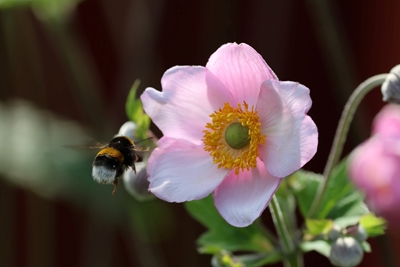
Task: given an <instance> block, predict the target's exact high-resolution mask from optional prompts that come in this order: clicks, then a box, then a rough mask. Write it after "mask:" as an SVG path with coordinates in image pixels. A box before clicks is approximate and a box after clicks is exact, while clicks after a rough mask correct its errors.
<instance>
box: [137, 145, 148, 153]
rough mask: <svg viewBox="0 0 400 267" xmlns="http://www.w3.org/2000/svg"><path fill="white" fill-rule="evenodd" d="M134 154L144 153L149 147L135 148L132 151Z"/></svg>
mask: <svg viewBox="0 0 400 267" xmlns="http://www.w3.org/2000/svg"><path fill="white" fill-rule="evenodd" d="M133 150H134V151H136V152H145V151H149V150H150V148H149V147H137V146H135V148H134V149H133Z"/></svg>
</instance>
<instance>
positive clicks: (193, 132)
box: [141, 66, 233, 144]
mask: <svg viewBox="0 0 400 267" xmlns="http://www.w3.org/2000/svg"><path fill="white" fill-rule="evenodd" d="M161 83H162V88H163V91H162V92H159V91H157V90H155V89H153V88H146V90H145V92H144V93H143V94H142V95H141V100H142V102H143V108H144V110H145V112H146V113H147V114H148V115H149V116H150V117H151V119H152V120H153V122H154V123H155V124H156V125H157V126H158V127H159V128H160V130H161V131H162V132H163V134H164V136H170V137H175V138H177V139H179V138H181V139H185V140H188V141H191V142H194V143H196V144H200V142H201V138H202V137H203V132H202V131H203V130H204V126H205V124H206V123H207V122H209V121H210V117H209V115H210V114H211V113H213V112H214V111H215V110H218V108H220V107H223V105H224V103H225V102H228V101H229V102H230V101H232V99H233V97H232V96H231V94H230V92H229V91H228V90H227V89H226V88H225V86H224V85H223V84H222V83H221V81H219V80H218V79H217V78H216V77H215V76H214V75H213V74H212V73H209V72H208V71H207V70H206V69H205V68H204V67H200V66H193V67H189V66H178V67H173V68H171V69H169V70H167V71H166V72H165V73H164V76H163V78H162V80H161Z"/></svg>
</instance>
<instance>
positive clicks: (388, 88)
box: [381, 65, 400, 104]
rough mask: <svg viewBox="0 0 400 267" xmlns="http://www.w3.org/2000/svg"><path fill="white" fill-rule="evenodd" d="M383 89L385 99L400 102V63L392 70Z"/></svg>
mask: <svg viewBox="0 0 400 267" xmlns="http://www.w3.org/2000/svg"><path fill="white" fill-rule="evenodd" d="M381 90H382V95H383V101H385V102H393V103H397V104H400V65H397V66H395V67H394V68H393V69H391V70H390V73H389V74H388V76H387V77H386V80H385V82H384V83H383V84H382V87H381Z"/></svg>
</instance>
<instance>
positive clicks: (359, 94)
mask: <svg viewBox="0 0 400 267" xmlns="http://www.w3.org/2000/svg"><path fill="white" fill-rule="evenodd" d="M386 76H387V74H379V75H375V76H373V77H371V78H369V79H367V80H365V81H364V82H362V83H361V84H360V85H359V86H358V87H357V88H356V90H354V92H353V93H352V94H351V96H350V98H349V100H348V101H347V103H346V106H345V107H344V109H343V112H342V116H341V118H340V121H339V125H338V127H337V129H336V134H335V138H334V140H333V144H332V148H331V152H330V153H329V157H328V161H327V163H326V166H325V169H324V177H325V179H324V180H323V182H322V183H321V184H320V186H319V188H318V192H317V194H316V197H315V198H314V201H313V205H312V206H311V208H310V211H309V213H308V217H309V218H313V217H315V216H316V213H317V211H318V210H319V208H320V205H321V204H322V201H321V200H322V196H323V195H324V194H325V191H326V190H327V184H329V183H328V182H329V179H330V178H331V172H332V169H333V168H334V167H335V166H336V164H337V163H338V161H339V159H340V156H341V154H342V151H343V146H344V143H345V141H346V137H347V133H348V131H349V127H350V124H351V122H352V120H353V117H354V113H355V112H356V110H357V108H358V106H359V104H360V102H361V100H362V99H363V98H364V96H365V95H366V94H367V93H368V92H369V91H371V90H372V89H374V88H375V87H377V86H378V85H381V84H382V83H383V82H384V81H385V79H386Z"/></svg>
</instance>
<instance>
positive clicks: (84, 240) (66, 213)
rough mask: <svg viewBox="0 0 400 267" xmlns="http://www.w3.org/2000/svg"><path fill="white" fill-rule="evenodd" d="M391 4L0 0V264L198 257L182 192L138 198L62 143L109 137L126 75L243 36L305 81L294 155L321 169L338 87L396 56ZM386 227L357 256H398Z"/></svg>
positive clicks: (201, 59)
mask: <svg viewBox="0 0 400 267" xmlns="http://www.w3.org/2000/svg"><path fill="white" fill-rule="evenodd" d="M398 10H400V2H399V1H397V0H386V1H373V0H353V1H348V0H338V1H324V0H286V1H277V0H253V1H245V0H220V1H214V0H203V1H183V0H181V1H179V0H169V1H163V0H118V1H109V0H0V81H1V82H0V140H1V142H0V240H1V241H0V266H10V267H14V266H15V267H17V266H29V267H30V266H32V267H33V266H43V267H46V266H97V267H101V266H105V267H106V266H146V267H152V266H157V267H159V266H160V267H167V266H193V267H197V266H210V260H211V257H210V256H209V255H200V254H198V253H197V251H196V241H195V240H196V238H197V237H198V236H199V235H200V234H201V233H203V232H204V231H205V229H204V228H203V227H202V226H201V225H200V224H199V223H197V222H196V221H195V220H194V219H192V218H191V217H190V216H189V215H188V214H187V213H186V211H185V210H184V208H183V205H182V204H170V203H165V202H162V201H160V200H151V201H145V202H143V201H137V200H135V199H134V198H133V197H132V196H131V195H130V194H129V193H127V192H126V190H125V189H124V187H123V186H120V187H119V190H118V192H117V194H116V195H115V196H112V195H111V191H112V186H104V185H99V184H97V183H95V182H94V181H93V179H92V178H91V164H92V161H93V158H94V156H95V153H96V152H93V151H89V152H82V151H73V150H69V149H66V148H65V147H63V146H64V145H70V144H73V145H74V144H86V143H88V142H91V141H93V140H96V141H109V140H110V139H111V137H112V136H113V135H114V134H115V133H117V132H118V129H119V127H120V126H121V125H122V124H123V123H124V122H125V121H126V120H127V117H126V114H125V101H126V97H127V94H128V92H129V89H130V87H131V85H132V84H133V82H134V81H135V79H140V80H141V85H140V88H139V91H142V90H143V89H144V88H145V87H147V86H152V87H155V88H159V89H161V88H160V79H161V76H162V74H163V73H164V71H165V70H166V69H168V68H170V67H172V66H174V65H205V64H206V63H207V60H208V57H209V56H210V55H211V54H212V53H213V52H214V51H215V50H216V49H217V48H218V47H219V46H221V45H222V44H224V43H226V42H238V43H240V42H246V43H248V44H249V45H251V46H252V47H254V48H255V49H256V50H257V51H258V52H259V53H260V54H261V55H262V56H263V57H264V59H265V60H266V61H267V63H268V64H269V65H270V66H271V68H272V69H273V70H274V71H275V73H276V74H277V75H278V77H279V78H280V79H281V80H291V81H298V82H300V83H302V84H304V85H306V86H307V87H309V88H310V90H311V97H312V99H313V107H312V109H311V110H310V112H309V115H310V116H311V117H312V118H313V119H314V121H315V123H316V124H317V126H318V128H319V134H320V141H319V150H318V152H317V154H316V156H315V157H314V159H312V160H311V161H310V162H309V164H307V165H306V166H305V169H308V170H312V171H316V172H322V171H323V167H324V164H325V162H326V159H327V156H328V153H329V150H330V146H331V143H332V140H333V136H334V133H335V129H336V126H337V123H338V120H339V117H340V113H341V110H342V108H343V106H344V104H345V102H346V100H347V98H348V97H349V95H350V94H351V92H352V91H353V90H354V89H355V87H356V86H357V85H358V84H359V83H360V82H362V81H363V80H365V79H367V78H369V77H370V76H372V75H375V74H380V73H387V72H389V70H390V69H391V68H392V67H393V66H395V65H397V64H399V63H400V49H399V48H400V28H399V25H400V16H398ZM381 98H382V97H381V94H380V91H379V90H378V89H377V90H375V91H373V92H371V93H370V94H369V95H368V96H367V98H366V99H365V100H364V101H363V103H362V105H361V108H360V109H359V110H358V112H357V115H356V120H355V122H354V123H353V126H352V128H351V131H350V136H349V139H348V142H347V145H346V149H345V154H347V153H349V152H350V151H351V149H353V148H354V147H355V146H356V145H357V144H359V143H360V142H362V141H363V140H364V139H365V138H367V137H368V136H369V134H370V125H371V121H372V118H373V117H374V115H375V114H376V113H377V112H378V111H379V109H380V108H381V107H382V106H383V103H382V101H381ZM152 129H153V130H154V131H155V132H156V133H157V134H159V132H158V131H157V129H156V128H155V127H154V128H152ZM263 220H264V221H265V223H266V224H267V225H271V223H270V217H269V215H268V211H266V212H265V214H264V215H263ZM395 230H396V229H392V228H389V231H388V234H387V235H386V236H384V237H380V238H376V239H373V240H371V244H372V249H373V253H371V254H367V255H365V258H364V260H363V262H362V264H361V265H360V266H400V259H399V253H396V252H397V251H398V250H399V246H400V235H399V234H398V232H396V231H395ZM305 260H306V266H330V264H329V262H328V260H327V259H325V258H323V257H322V256H320V255H318V254H317V253H310V254H307V255H306V258H305ZM276 266H280V265H276Z"/></svg>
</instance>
